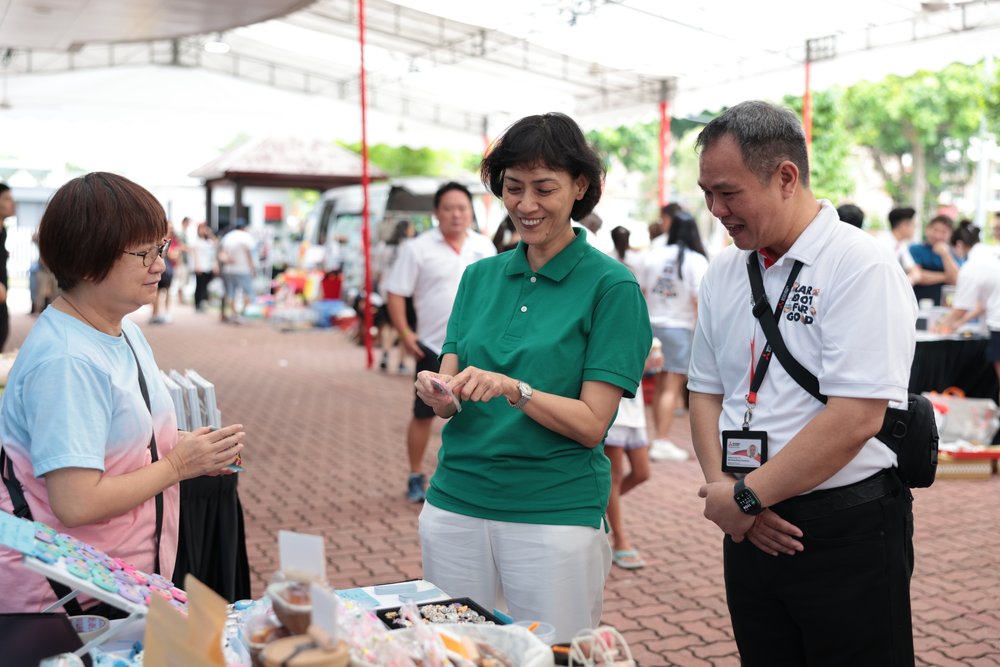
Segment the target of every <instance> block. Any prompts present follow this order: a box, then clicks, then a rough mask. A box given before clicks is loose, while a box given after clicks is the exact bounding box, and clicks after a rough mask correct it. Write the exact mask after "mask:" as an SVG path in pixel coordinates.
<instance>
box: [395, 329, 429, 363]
mask: <svg viewBox="0 0 1000 667" xmlns="http://www.w3.org/2000/svg"><path fill="white" fill-rule="evenodd" d="M399 341H400V342H401V343H402V344H403V349H405V350H406V352H407V354H409V355H410V356H411V357H413V358H414V359H423V358H424V350H423V348H422V347H420V341H419V340H417V334H416V333H415V332H413V331H412V330H411V329H406V330H405V331H400V332H399Z"/></svg>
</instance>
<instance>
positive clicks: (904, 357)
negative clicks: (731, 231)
mask: <svg viewBox="0 0 1000 667" xmlns="http://www.w3.org/2000/svg"><path fill="white" fill-rule="evenodd" d="M821 204H822V208H821V210H820V212H819V214H818V215H817V216H816V218H814V219H813V221H812V222H811V223H810V224H809V226H808V227H806V229H805V231H803V232H802V234H801V235H800V236H799V238H798V239H797V240H796V241H795V243H794V245H792V247H791V248H790V249H789V251H788V252H787V253H785V255H784V256H783V257H781V258H779V259H778V261H777V262H775V264H774V265H773V266H771V267H770V268H768V269H766V270H765V269H763V262H762V263H761V266H762V272H763V277H764V290H765V292H766V293H767V296H768V300H769V301H770V303H771V304H776V303H777V302H778V299H779V297H780V295H781V290H782V288H783V287H784V286H785V282H786V281H787V279H788V276H789V274H790V273H791V270H792V266H793V264H794V263H795V260H800V261H801V262H802V263H803V267H802V270H801V272H800V273H799V276H798V279H797V280H796V282H795V283H794V287H793V290H792V292H791V293H790V294H789V297H788V300H787V302H786V304H785V309H784V312H783V313H782V316H781V320H780V322H779V324H778V328H779V330H780V331H781V334H782V337H783V338H784V341H785V344H786V345H787V347H788V349H789V351H790V352H791V354H792V356H794V357H795V359H796V360H798V362H799V363H801V364H802V365H803V366H804V367H805V368H806V369H807V370H809V371H810V372H811V373H813V374H815V375H816V376H817V377H818V378H819V387H820V391H821V392H822V393H824V394H826V395H827V396H844V397H857V398H883V399H888V400H890V401H893V402H898V403H900V404H902V403H903V402H904V401H905V400H906V396H907V387H908V384H909V377H910V366H911V365H912V363H913V351H914V345H915V322H916V317H917V303H916V299H915V298H914V295H913V289H912V288H911V287H910V285H909V282H908V281H907V279H906V275H905V274H904V273H903V271H902V269H901V267H900V266H899V263H898V262H896V261H895V259H894V258H893V257H891V256H890V254H889V253H887V252H885V249H884V248H881V247H879V245H878V242H877V241H876V240H875V239H873V238H872V237H871V236H869V235H868V234H866V233H865V232H863V231H861V230H859V229H857V228H856V227H854V226H852V225H845V224H844V223H843V222H841V221H840V219H839V217H838V216H837V211H836V209H834V207H833V205H832V204H831V203H830V202H828V201H825V200H823V201H822V202H821ZM748 256H750V258H751V259H752V260H753V261H761V259H760V255H759V254H757V253H748V252H745V251H742V250H740V249H738V248H736V247H735V246H730V247H728V248H726V249H725V250H724V251H722V253H720V254H719V255H718V257H716V258H715V259H714V260H713V261H712V263H711V264H710V265H709V267H708V272H707V273H706V274H705V278H704V280H702V283H701V291H700V297H699V298H700V301H699V306H700V307H699V310H698V322H697V325H696V327H695V335H694V347H693V352H692V357H691V367H690V370H689V374H688V388H689V389H690V390H691V391H697V392H702V393H706V394H721V395H722V396H723V408H722V415H721V416H720V418H719V430H720V431H722V430H731V429H739V428H741V426H742V424H743V413H744V411H745V408H746V399H745V397H746V394H747V391H748V389H749V386H750V366H751V352H750V349H751V341H754V350H755V354H756V357H759V356H760V353H761V351H762V350H763V348H764V345H765V344H766V339H765V337H764V333H763V331H762V330H761V328H760V323H759V322H758V321H757V320H756V319H755V318H754V316H753V313H752V312H751V308H752V297H751V294H750V281H749V277H748V275H747V267H746V261H747V258H748ZM756 357H755V358H754V359H753V363H754V364H755V365H756V362H757V358H756ZM823 408H824V406H823V404H822V403H820V402H819V401H817V400H816V399H815V398H813V397H812V396H811V395H809V394H808V393H807V392H806V390H805V389H802V388H801V387H800V386H799V385H798V383H796V382H795V380H794V379H792V377H791V376H790V375H788V373H787V372H785V369H784V368H782V366H781V363H780V362H779V361H778V359H777V357H774V358H772V360H771V364H770V367H769V368H768V370H767V375H766V376H765V378H764V381H763V384H762V386H761V388H760V391H759V392H758V396H757V406H756V408H755V409H754V415H753V421H752V422H751V428H753V429H755V430H758V429H759V430H765V431H767V434H768V458H769V459H771V458H774V457H776V456H780V455H781V450H782V448H783V447H784V446H785V445H786V444H787V443H788V442H789V441H790V440H791V439H792V438H793V437H794V436H795V435H796V434H797V433H798V432H799V431H800V430H802V428H803V427H804V426H805V425H806V424H807V423H808V422H809V421H810V420H811V419H812V418H813V417H815V416H816V415H817V414H819V412H820V411H821V410H823ZM720 447H721V443H720ZM895 464H896V455H895V454H894V453H893V452H892V450H890V449H889V448H888V447H887V446H885V445H884V444H882V443H881V442H880V441H878V440H877V439H875V438H872V439H871V440H869V441H868V442H867V443H866V444H865V445H864V447H863V449H862V450H861V451H860V452H859V453H858V455H857V456H856V457H855V458H854V459H853V460H852V461H851V462H850V463H849V464H848V465H847V466H845V467H844V468H842V469H841V470H840V471H838V472H837V473H836V474H834V475H833V476H832V477H831V478H830V479H828V480H826V481H825V482H823V483H822V484H820V485H819V486H817V487H816V488H817V489H825V488H835V487H839V486H844V485H846V484H852V483H854V482H857V481H860V480H862V479H865V478H866V477H869V476H871V475H873V474H875V473H877V472H878V471H880V470H882V469H884V468H888V467H890V466H893V465H895Z"/></svg>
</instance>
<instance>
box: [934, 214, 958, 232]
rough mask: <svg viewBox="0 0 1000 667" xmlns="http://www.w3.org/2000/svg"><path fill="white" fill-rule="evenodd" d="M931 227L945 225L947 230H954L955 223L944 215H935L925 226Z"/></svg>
mask: <svg viewBox="0 0 1000 667" xmlns="http://www.w3.org/2000/svg"><path fill="white" fill-rule="evenodd" d="M931 225H947V226H948V229H950V230H952V231H954V230H955V221H954V220H952V219H951V216H950V215H945V214H944V213H942V214H940V215H935V216H934V217H933V218H931V219H930V220H928V221H927V226H928V227H930V226H931Z"/></svg>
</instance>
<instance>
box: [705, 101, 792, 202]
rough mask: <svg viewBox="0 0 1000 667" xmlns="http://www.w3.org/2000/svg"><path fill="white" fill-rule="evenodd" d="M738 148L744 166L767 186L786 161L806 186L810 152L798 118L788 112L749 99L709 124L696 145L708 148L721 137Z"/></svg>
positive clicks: (727, 110)
mask: <svg viewBox="0 0 1000 667" xmlns="http://www.w3.org/2000/svg"><path fill="white" fill-rule="evenodd" d="M727 135H728V136H731V137H732V138H733V139H734V140H735V141H736V144H737V145H738V146H739V148H740V155H741V156H742V157H743V163H744V164H745V165H746V167H747V169H749V170H750V172H751V173H752V174H754V175H755V176H757V178H758V179H759V180H760V182H761V183H766V182H767V180H768V179H769V178H771V174H773V173H774V170H775V169H776V168H777V166H778V165H779V164H781V163H782V162H783V161H785V160H789V161H791V162H792V163H794V164H795V166H796V167H798V169H799V181H800V182H801V183H802V186H803V187H805V188H808V187H809V151H808V149H807V148H806V135H805V133H804V132H803V130H802V124H801V123H800V122H799V119H798V118H797V117H796V116H795V114H794V113H792V112H791V111H790V110H789V109H785V108H783V107H779V106H775V105H773V104H768V103H767V102H761V101H759V100H751V101H748V102H740V103H739V104H737V105H736V106H734V107H730V108H729V109H726V110H725V111H724V112H722V114H720V115H719V116H717V117H715V118H713V119H712V120H711V121H709V123H708V125H706V126H705V128H704V129H703V130H702V131H701V134H699V135H698V140H697V141H696V142H695V146H696V147H697V148H698V149H699V150H704V149H706V148H710V147H711V146H712V144H714V143H715V142H716V141H717V140H719V139H721V138H722V137H724V136H727Z"/></svg>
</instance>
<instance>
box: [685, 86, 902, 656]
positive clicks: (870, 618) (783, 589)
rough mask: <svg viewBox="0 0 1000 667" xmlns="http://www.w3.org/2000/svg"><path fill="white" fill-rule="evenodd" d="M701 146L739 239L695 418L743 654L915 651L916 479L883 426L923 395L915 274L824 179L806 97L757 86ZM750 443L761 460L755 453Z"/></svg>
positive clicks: (710, 307)
mask: <svg viewBox="0 0 1000 667" xmlns="http://www.w3.org/2000/svg"><path fill="white" fill-rule="evenodd" d="M697 145H698V147H699V148H700V149H701V158H700V178H699V185H700V187H701V188H702V190H703V191H704V193H705V201H706V204H707V205H708V208H709V210H710V211H711V212H712V214H713V215H714V216H715V217H717V218H719V220H720V221H721V222H722V224H723V225H724V226H725V228H726V230H727V231H728V232H729V234H730V236H731V237H732V239H733V245H732V246H730V247H728V248H726V249H725V250H723V251H722V252H721V253H720V254H719V255H718V256H717V257H716V258H715V259H713V260H712V262H711V264H710V265H709V267H708V271H707V272H706V274H705V277H704V279H703V280H702V283H701V290H700V294H699V310H698V323H697V326H696V328H695V338H694V349H693V352H692V358H691V367H690V370H689V374H688V375H689V378H690V379H689V382H688V388H689V389H690V390H691V432H692V439H693V442H694V446H695V451H696V453H697V455H698V461H699V463H700V464H701V467H702V471H703V473H704V475H705V481H706V484H705V485H704V486H702V487H701V489H700V490H699V495H700V496H701V497H702V498H705V516H706V517H707V518H708V519H710V520H711V521H713V522H714V523H715V524H717V525H718V526H719V527H720V528H721V529H722V531H723V532H724V533H725V534H726V538H725V539H724V542H723V550H724V571H725V583H726V596H727V601H728V605H729V610H730V615H731V620H732V626H733V632H734V635H735V638H736V643H737V646H738V648H739V651H740V657H741V660H742V663H743V665H745V666H746V667H756V666H771V665H810V664H817V665H818V664H825V665H847V664H865V665H913V662H914V656H913V631H912V621H911V612H910V595H909V583H910V575H911V573H912V568H913V560H912V559H913V542H912V527H913V523H912V522H913V515H912V509H911V507H912V506H911V503H912V496H911V495H910V492H909V489H907V488H906V486H904V485H903V483H902V482H901V481H900V479H899V477H898V475H897V474H896V472H895V466H896V455H895V453H894V452H893V451H892V450H890V449H889V448H888V447H887V446H886V445H884V444H883V443H882V442H880V441H879V440H878V439H876V438H875V437H874V436H875V434H876V433H878V432H879V430H880V429H881V427H882V423H883V417H884V415H885V410H886V407H887V405H888V404H889V402H890V401H892V402H896V403H905V401H906V399H907V386H908V384H909V375H910V365H911V363H912V360H913V352H914V345H915V321H916V315H917V304H916V300H915V298H914V296H913V290H912V288H911V287H910V285H909V284H908V282H907V280H906V276H905V275H904V274H903V272H902V270H901V269H900V267H899V266H898V265H897V263H896V261H895V260H894V259H893V258H892V257H891V256H890V255H889V254H888V253H887V252H885V250H884V249H883V248H880V247H879V246H878V243H877V242H876V241H875V240H874V239H872V238H871V236H869V235H868V234H865V233H864V232H862V231H861V230H859V229H857V228H855V227H852V226H850V225H846V224H844V223H842V222H841V221H840V220H839V219H838V217H837V213H836V210H835V209H834V208H833V205H832V204H830V202H827V201H818V200H817V199H816V198H815V197H814V196H813V194H812V192H811V191H810V190H809V157H808V152H807V149H806V143H805V136H804V133H803V131H802V127H801V125H800V124H799V121H798V118H797V117H796V116H795V115H794V114H793V113H792V112H791V111H788V110H787V109H782V108H779V107H776V106H773V105H770V104H767V103H764V102H743V103H741V104H738V105H736V106H734V107H731V108H730V109H728V110H727V111H726V112H725V113H723V114H722V115H720V116H718V117H717V118H715V119H713V120H712V121H711V122H709V123H708V125H706V126H705V128H704V129H703V130H702V132H701V134H700V135H699V137H698V141H697ZM753 263H756V266H757V267H758V268H759V271H760V275H761V277H762V282H763V290H764V292H765V294H766V300H765V299H759V300H757V303H758V307H757V311H758V314H759V315H760V316H761V317H762V318H772V317H773V318H774V321H776V322H777V325H778V331H779V332H780V333H781V336H782V338H783V340H784V342H785V345H786V346H787V348H788V351H789V352H790V354H791V356H792V357H794V358H795V359H796V360H797V361H798V362H799V363H800V364H801V365H802V366H803V367H805V369H806V370H807V371H808V372H809V373H812V374H813V375H815V376H816V377H817V378H818V382H819V391H820V392H821V393H822V394H824V395H825V396H826V397H827V398H828V400H827V402H826V403H825V404H824V403H821V402H820V401H819V400H818V399H816V398H814V397H813V396H812V394H810V393H807V391H806V390H805V389H803V388H802V387H801V386H800V385H799V384H798V383H797V382H796V380H795V379H794V378H793V377H792V376H791V375H789V374H788V372H787V371H786V369H785V368H784V367H783V364H782V363H781V362H780V361H779V359H778V356H777V354H772V352H771V350H770V349H769V348H768V347H767V339H766V337H765V335H764V333H763V330H762V329H761V326H760V321H759V320H758V319H757V317H756V316H755V314H754V312H753V310H754V303H753V302H754V299H753V298H752V296H751V287H750V278H749V275H748V272H749V271H750V270H751V269H752V268H753ZM751 444H753V445H756V446H755V455H756V454H757V453H758V452H759V453H760V458H761V460H760V462H757V461H756V458H754V459H751V458H749V457H747V456H739V454H740V453H741V452H744V451H749V448H748V445H751ZM723 467H725V471H724V470H723ZM734 475H735V476H734ZM734 482H735V484H734Z"/></svg>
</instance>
